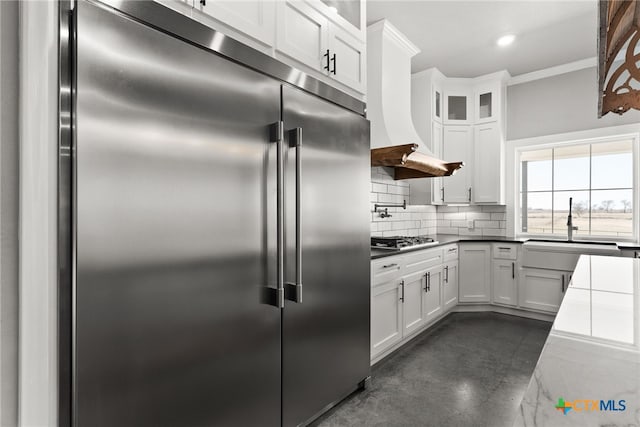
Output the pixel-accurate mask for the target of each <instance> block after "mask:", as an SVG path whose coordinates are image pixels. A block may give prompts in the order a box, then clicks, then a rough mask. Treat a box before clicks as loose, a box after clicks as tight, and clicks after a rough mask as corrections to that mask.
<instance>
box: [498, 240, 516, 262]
mask: <svg viewBox="0 0 640 427" xmlns="http://www.w3.org/2000/svg"><path fill="white" fill-rule="evenodd" d="M493 257H494V258H495V259H517V258H518V245H517V244H513V243H511V244H510V243H506V244H505V243H496V244H495V245H493Z"/></svg>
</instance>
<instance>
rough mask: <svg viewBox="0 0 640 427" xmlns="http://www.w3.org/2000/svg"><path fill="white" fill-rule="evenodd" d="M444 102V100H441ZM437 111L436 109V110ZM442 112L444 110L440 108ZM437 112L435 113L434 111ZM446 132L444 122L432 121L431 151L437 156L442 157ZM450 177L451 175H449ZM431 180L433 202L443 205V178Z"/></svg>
mask: <svg viewBox="0 0 640 427" xmlns="http://www.w3.org/2000/svg"><path fill="white" fill-rule="evenodd" d="M440 104H442V101H440ZM434 111H435V110H434ZM440 111H441V112H442V110H440ZM434 114H435V113H434ZM443 133H444V129H443V127H442V124H441V123H439V122H437V121H435V120H433V121H432V122H431V151H433V155H434V156H436V157H437V158H439V159H440V158H442V157H441V156H442V155H443V154H442V152H443V149H442V137H443V136H444V135H443ZM447 178H450V177H447ZM429 179H430V181H431V204H433V205H441V204H443V203H444V199H443V192H442V189H443V188H442V178H429Z"/></svg>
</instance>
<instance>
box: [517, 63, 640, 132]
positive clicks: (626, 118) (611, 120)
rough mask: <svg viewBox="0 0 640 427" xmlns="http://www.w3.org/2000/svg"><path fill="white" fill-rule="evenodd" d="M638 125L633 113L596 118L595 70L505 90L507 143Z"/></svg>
mask: <svg viewBox="0 0 640 427" xmlns="http://www.w3.org/2000/svg"><path fill="white" fill-rule="evenodd" d="M639 122H640V111H636V110H630V111H628V112H627V113H625V114H624V115H622V116H619V115H617V114H613V113H609V114H607V115H605V116H604V117H603V118H601V119H598V81H597V69H596V68H595V67H591V68H586V69H582V70H578V71H573V72H571V73H566V74H560V75H557V76H552V77H548V78H545V79H540V80H534V81H531V82H527V83H521V84H518V85H514V86H509V87H507V141H511V140H514V139H522V138H531V137H534V136H542V135H554V134H559V133H566V132H574V131H582V130H587V129H596V128H602V127H609V126H618V125H623V124H631V123H639Z"/></svg>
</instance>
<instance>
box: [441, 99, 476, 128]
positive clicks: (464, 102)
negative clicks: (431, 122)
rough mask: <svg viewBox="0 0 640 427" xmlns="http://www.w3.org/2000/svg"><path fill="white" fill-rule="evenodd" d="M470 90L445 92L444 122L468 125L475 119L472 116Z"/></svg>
mask: <svg viewBox="0 0 640 427" xmlns="http://www.w3.org/2000/svg"><path fill="white" fill-rule="evenodd" d="M469 94H470V92H467V91H464V90H461V91H446V93H445V94H444V124H446V125H467V124H470V123H471V122H472V121H473V117H471V96H470V95H469Z"/></svg>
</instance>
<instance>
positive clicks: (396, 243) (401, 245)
mask: <svg viewBox="0 0 640 427" xmlns="http://www.w3.org/2000/svg"><path fill="white" fill-rule="evenodd" d="M437 244H438V241H436V240H435V239H434V238H432V237H427V236H413V237H410V236H392V237H371V248H374V249H390V250H398V249H399V250H404V249H417V248H425V247H429V246H434V245H437Z"/></svg>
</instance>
